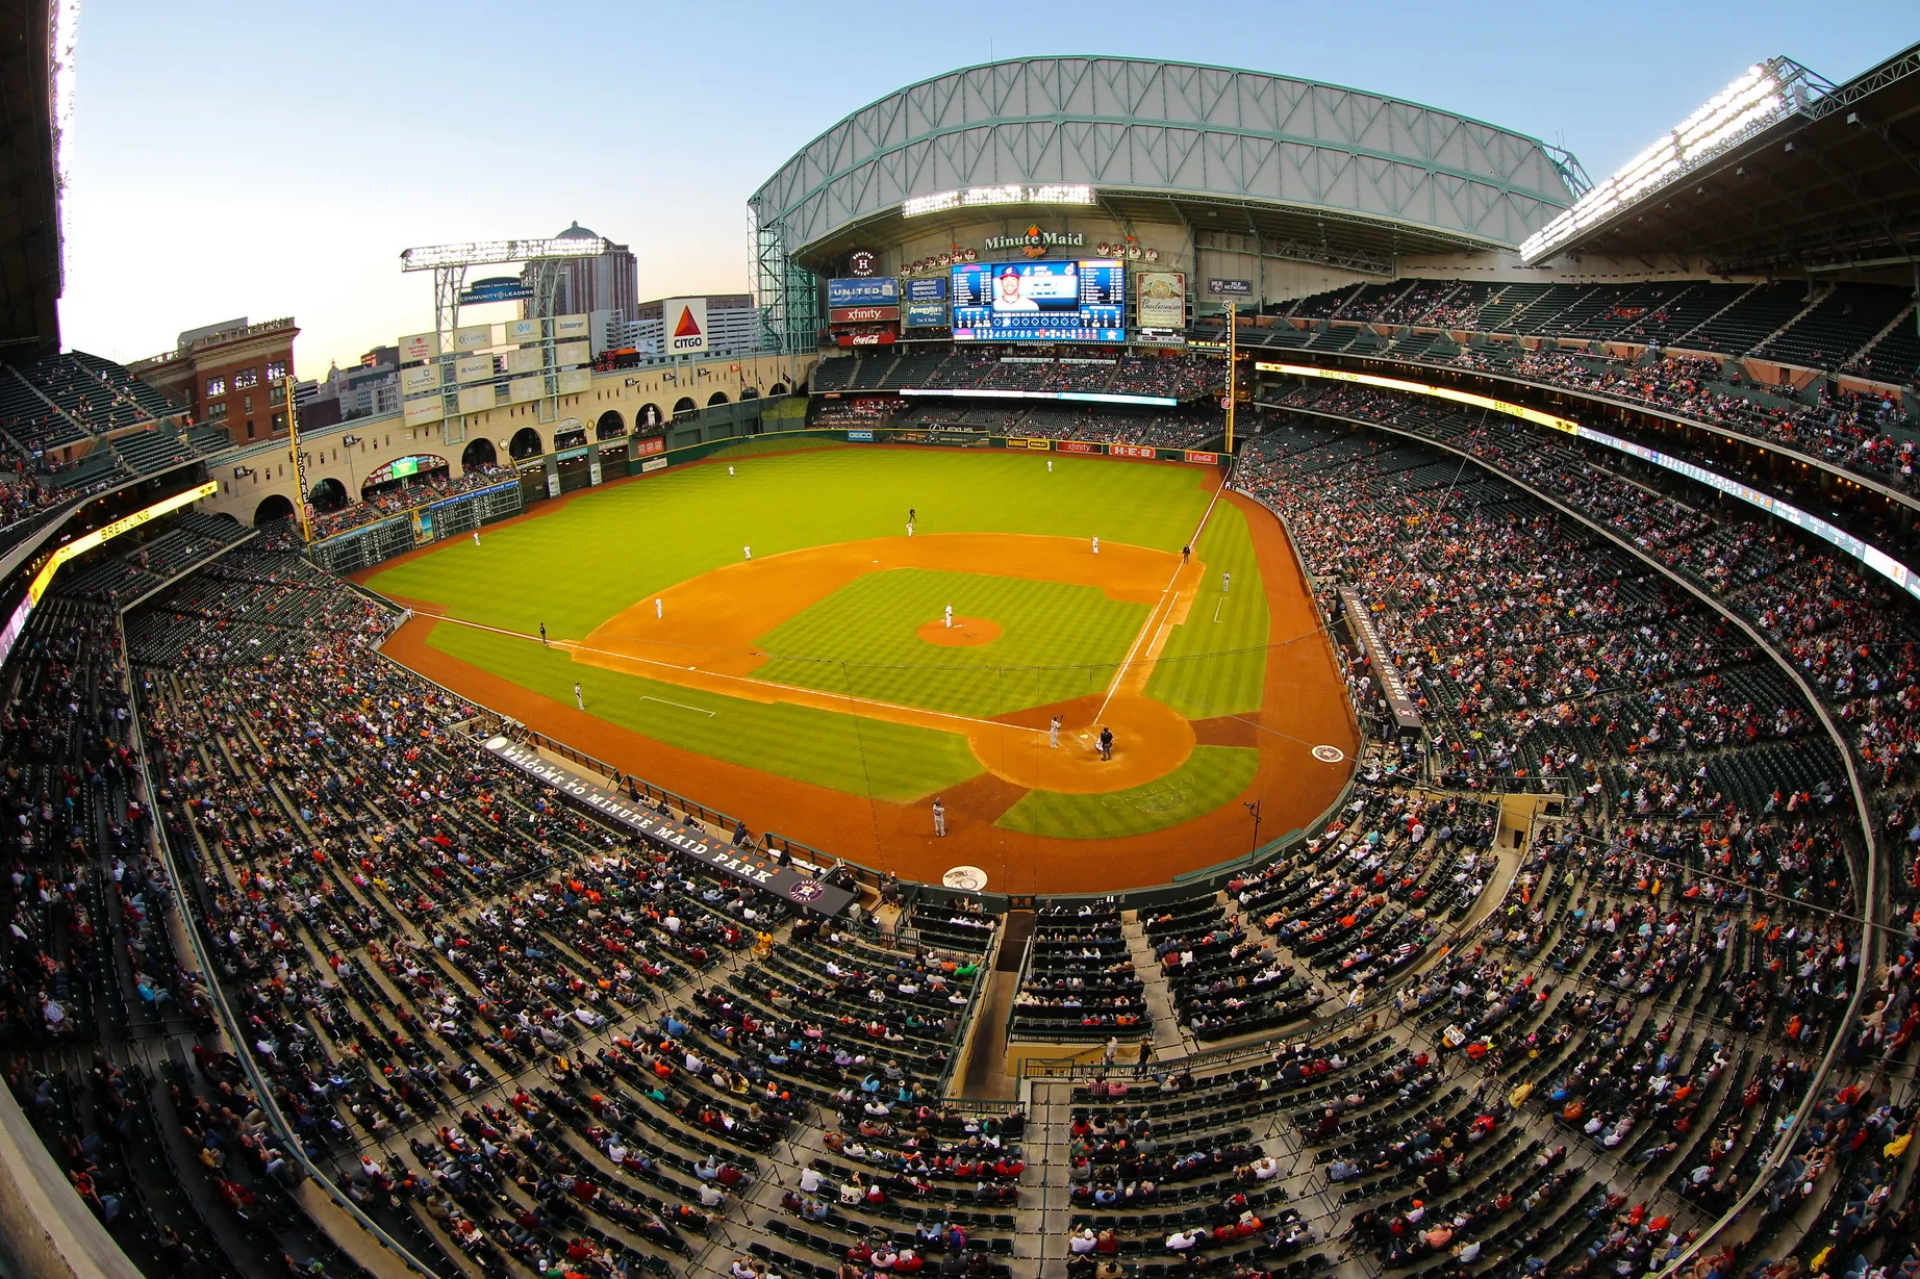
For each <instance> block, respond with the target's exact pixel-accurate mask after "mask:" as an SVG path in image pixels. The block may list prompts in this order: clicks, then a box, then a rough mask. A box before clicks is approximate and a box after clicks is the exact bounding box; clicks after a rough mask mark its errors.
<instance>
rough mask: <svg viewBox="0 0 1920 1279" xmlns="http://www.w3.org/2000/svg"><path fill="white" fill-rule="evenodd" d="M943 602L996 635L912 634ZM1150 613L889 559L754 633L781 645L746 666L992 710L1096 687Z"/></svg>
mask: <svg viewBox="0 0 1920 1279" xmlns="http://www.w3.org/2000/svg"><path fill="white" fill-rule="evenodd" d="M948 602H952V604H953V605H954V611H955V612H956V613H958V614H959V615H960V616H962V617H987V618H992V619H993V620H994V621H995V622H997V623H999V625H1000V630H1001V635H1000V638H999V639H996V640H994V641H993V642H992V643H989V644H982V645H979V646H977V647H969V648H935V647H933V646H931V645H929V644H927V643H926V642H925V641H924V640H921V639H920V638H919V637H918V636H917V635H916V634H915V633H914V632H915V631H917V630H918V629H919V627H920V626H921V624H922V623H925V622H929V621H932V620H934V619H935V618H938V617H941V616H942V609H943V608H944V607H945V606H946V605H947V603H948ZM1148 612H1149V609H1148V608H1147V606H1146V605H1145V604H1125V603H1121V602H1120V601H1118V600H1114V599H1110V598H1108V596H1107V594H1106V592H1104V591H1102V590H1101V589H1100V588H1099V587H1097V586H1072V585H1068V584H1066V583H1062V582H1033V581H1027V580H1026V579H1024V578H1017V577H987V576H983V575H981V574H977V573H952V572H938V571H935V570H932V569H918V568H901V569H892V570H890V571H888V572H885V573H869V574H867V575H866V576H864V577H860V578H856V579H854V581H853V582H851V583H849V584H848V585H847V586H845V587H843V588H842V589H840V590H838V591H835V592H834V593H833V594H832V595H829V596H828V597H827V598H826V599H824V600H821V601H820V602H819V603H818V604H815V605H814V606H813V607H811V608H808V609H805V610H803V611H802V612H801V613H800V614H799V615H798V616H796V617H793V618H790V619H789V620H788V621H786V622H785V623H784V624H782V625H780V626H778V627H776V628H774V629H773V630H771V631H768V632H767V633H766V634H765V635H762V636H761V637H760V638H759V639H757V640H755V641H754V647H756V648H759V649H764V650H765V651H766V652H768V653H777V654H779V655H780V656H778V657H775V658H774V659H773V660H771V661H768V662H766V663H764V664H763V665H762V666H761V667H760V668H759V669H758V670H756V671H755V672H754V675H755V677H756V678H759V679H764V680H771V681H773V682H774V683H776V684H797V685H799V686H801V687H803V688H818V689H824V690H827V691H829V692H835V693H846V692H851V693H852V695H853V696H855V697H868V698H873V699H876V700H879V701H883V702H895V703H898V704H900V705H904V706H924V707H926V708H927V709H929V710H936V711H948V712H951V713H953V714H956V715H972V716H975V717H977V718H980V719H991V718H993V717H994V716H996V715H1005V714H1007V713H1008V712H1010V711H1017V710H1024V709H1026V708H1027V707H1029V706H1045V705H1047V704H1049V703H1051V702H1062V701H1066V700H1068V699H1070V698H1075V697H1087V696H1090V695H1091V696H1097V695H1098V694H1100V693H1101V692H1103V691H1104V690H1105V689H1106V686H1107V685H1108V683H1110V682H1111V681H1112V679H1113V672H1114V669H1115V668H1116V667H1118V666H1119V664H1120V662H1121V661H1122V660H1123V659H1124V658H1125V657H1126V655H1127V648H1128V646H1130V645H1131V644H1132V643H1133V638H1134V636H1136V635H1138V634H1139V633H1140V628H1141V627H1142V626H1145V625H1146V623H1147V613H1148Z"/></svg>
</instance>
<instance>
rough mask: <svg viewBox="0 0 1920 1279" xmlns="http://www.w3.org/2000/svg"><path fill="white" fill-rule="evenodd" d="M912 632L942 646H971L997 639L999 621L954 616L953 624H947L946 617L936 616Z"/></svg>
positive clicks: (930, 642)
mask: <svg viewBox="0 0 1920 1279" xmlns="http://www.w3.org/2000/svg"><path fill="white" fill-rule="evenodd" d="M914 634H915V635H917V636H919V637H920V638H921V639H923V640H925V641H926V642H927V643H929V644H939V645H941V646H942V647H944V648H972V647H974V646H975V645H977V644H991V643H993V642H994V641H995V640H997V639H999V638H1000V623H998V622H989V621H988V620H987V619H986V618H984V617H956V618H954V619H953V625H952V626H948V625H947V619H946V618H944V617H936V618H934V619H933V620H932V621H931V622H928V623H926V624H925V625H924V626H922V627H921V628H920V629H919V630H917V631H915V632H914Z"/></svg>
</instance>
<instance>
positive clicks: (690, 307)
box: [660, 298, 707, 355]
mask: <svg viewBox="0 0 1920 1279" xmlns="http://www.w3.org/2000/svg"><path fill="white" fill-rule="evenodd" d="M660 323H661V331H662V332H663V333H665V335H666V339H667V353H668V354H669V355H704V354H706V350H707V300H706V299H705V298H668V299H667V300H666V301H665V302H662V303H661V304H660Z"/></svg>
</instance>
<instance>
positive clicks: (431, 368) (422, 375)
mask: <svg viewBox="0 0 1920 1279" xmlns="http://www.w3.org/2000/svg"><path fill="white" fill-rule="evenodd" d="M443 367H444V366H442V365H439V364H416V365H413V366H411V367H409V368H404V369H401V370H400V394H401V395H427V394H429V393H431V392H433V391H437V390H439V389H440V372H441V369H442V368H443Z"/></svg>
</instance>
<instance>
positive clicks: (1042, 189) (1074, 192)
mask: <svg viewBox="0 0 1920 1279" xmlns="http://www.w3.org/2000/svg"><path fill="white" fill-rule="evenodd" d="M1092 203H1093V188H1092V187H1090V186H1086V185H1083V184H1076V183H1044V184H1035V185H1030V184H1028V183H1024V182H1009V183H1007V184H1005V185H1003V186H984V187H961V188H959V189H958V190H954V191H936V192H934V193H933V194H932V195H916V196H913V197H911V198H909V199H907V200H903V201H902V202H901V204H900V216H901V217H903V218H917V217H919V216H920V215H921V214H924V213H944V212H946V211H947V210H948V209H971V208H980V207H984V206H986V205H994V204H1092Z"/></svg>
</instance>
